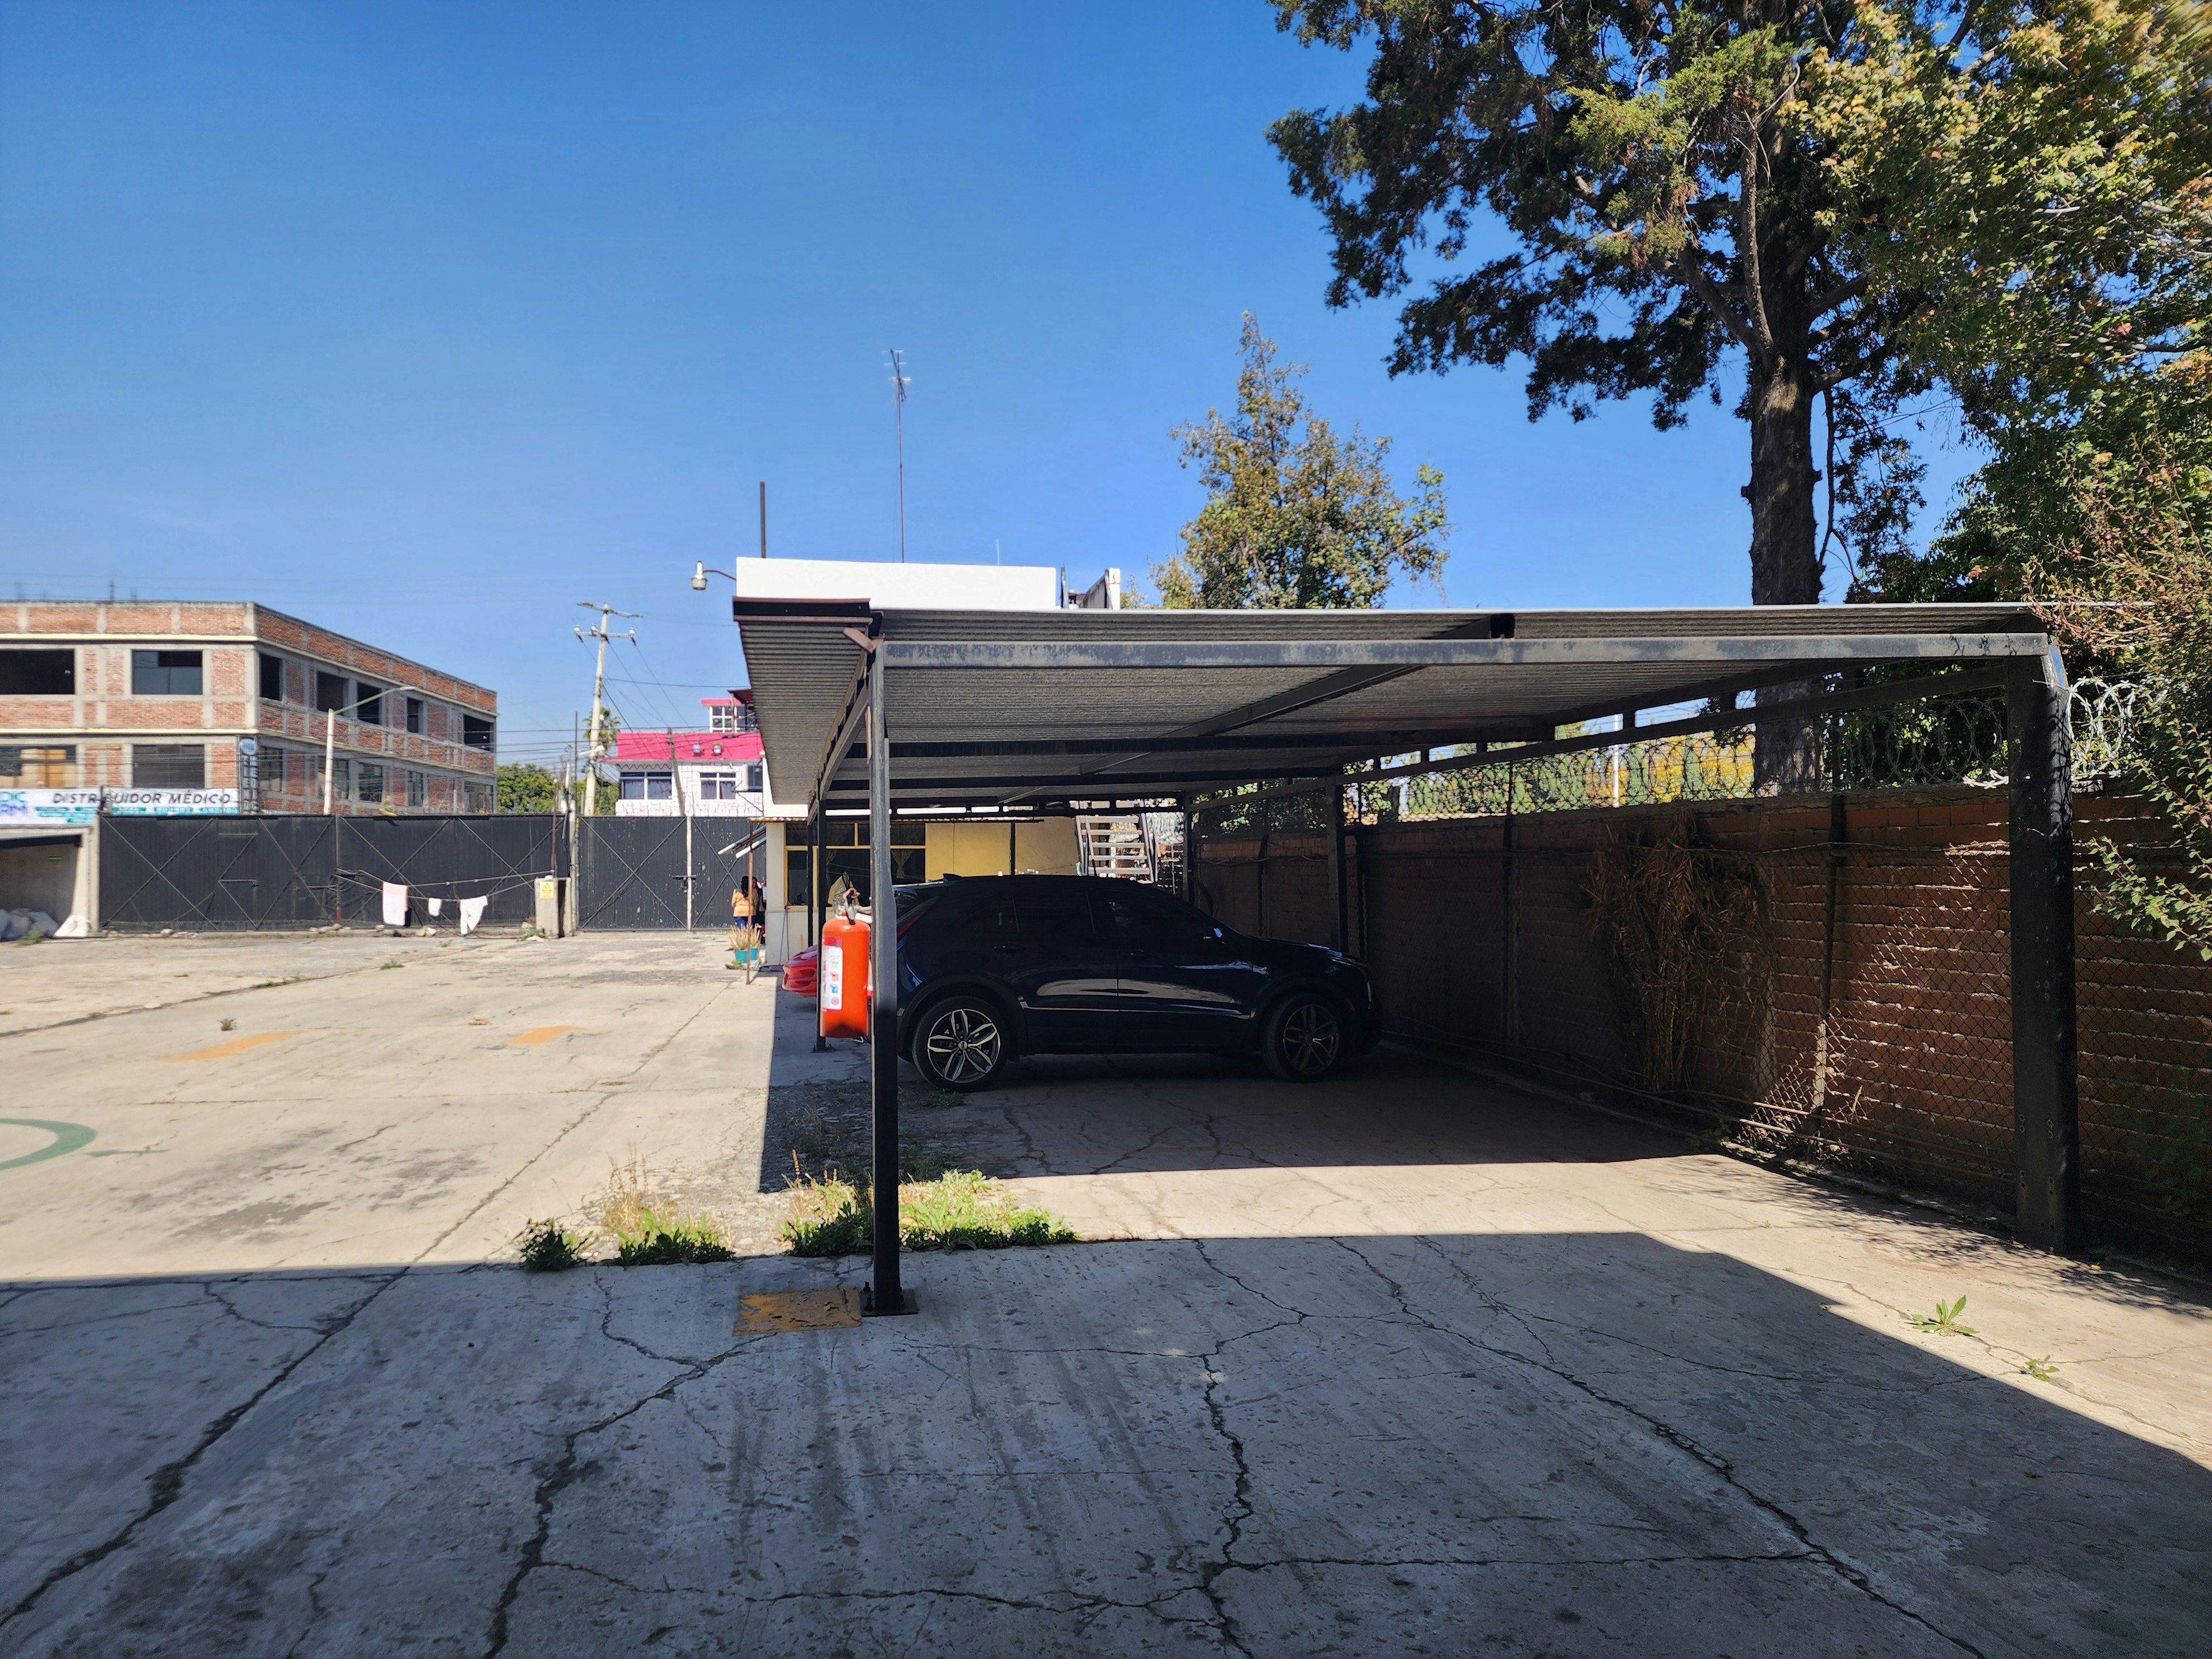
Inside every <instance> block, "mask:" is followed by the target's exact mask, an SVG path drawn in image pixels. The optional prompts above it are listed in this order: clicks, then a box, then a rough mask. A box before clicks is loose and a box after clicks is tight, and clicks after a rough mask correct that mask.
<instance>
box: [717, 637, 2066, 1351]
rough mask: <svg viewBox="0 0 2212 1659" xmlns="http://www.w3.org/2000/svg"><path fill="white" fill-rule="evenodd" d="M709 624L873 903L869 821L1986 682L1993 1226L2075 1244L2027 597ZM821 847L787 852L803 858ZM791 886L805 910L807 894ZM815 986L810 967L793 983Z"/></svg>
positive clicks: (2058, 949) (876, 1182)
mask: <svg viewBox="0 0 2212 1659" xmlns="http://www.w3.org/2000/svg"><path fill="white" fill-rule="evenodd" d="M734 605H735V611H734V614H735V616H736V618H737V621H738V625H739V628H740V630H741V632H742V635H743V642H744V653H745V660H746V664H747V666H748V668H749V669H750V673H751V678H752V691H753V702H754V707H755V708H756V709H757V711H758V714H759V716H760V726H761V734H762V738H763V744H765V746H766V750H767V756H768V764H769V775H770V781H771V783H772V785H773V787H774V790H775V793H777V794H779V795H781V796H782V797H783V798H784V799H787V800H799V799H804V800H805V801H807V802H808V804H809V805H810V807H811V808H812V809H813V810H814V811H816V812H817V813H819V812H820V811H824V810H826V809H827V808H828V807H829V806H830V805H838V804H849V805H855V806H857V805H861V804H862V803H864V802H865V804H866V806H867V809H868V813H869V818H870V828H869V836H868V845H869V847H870V849H871V854H872V866H871V881H870V890H871V891H872V892H873V893H876V894H882V893H884V892H887V891H888V890H890V886H891V884H892V878H891V851H890V839H891V837H890V818H891V813H892V811H893V810H894V809H895V808H907V809H914V808H921V807H938V808H947V807H979V806H980V807H987V808H995V809H1004V808H1006V807H1016V808H1022V807H1027V808H1031V809H1035V808H1041V807H1043V808H1050V807H1058V808H1060V810H1066V808H1067V806H1068V805H1069V804H1070V803H1073V802H1079V801H1095V800H1098V799H1161V798H1164V797H1169V798H1172V797H1178V796H1183V795H1187V794H1188V793H1190V792H1192V791H1194V790H1198V789H1203V788H1206V787H1219V786H1225V785H1229V784H1237V783H1245V782H1249V781H1253V780H1258V779H1285V778H1296V777H1301V776H1303V777H1308V778H1314V779H1324V778H1329V777H1331V776H1332V775H1334V774H1335V773H1336V772H1337V770H1338V769H1340V767H1342V766H1343V765H1344V764H1345V763H1346V762H1349V761H1354V760H1361V759H1373V758H1375V757H1383V756H1389V755H1398V754H1406V753H1409V752H1414V751H1421V750H1429V749H1431V748H1434V747H1437V746H1439V745H1443V744H1459V745H1466V744H1473V745H1476V747H1477V752H1476V755H1475V757H1474V763H1477V764H1480V763H1486V760H1485V757H1484V756H1483V755H1482V754H1481V752H1480V750H1481V749H1482V747H1483V746H1486V745H1488V744H1493V743H1498V744H1508V745H1514V746H1510V747H1508V748H1507V749H1505V750H1502V751H1500V752H1501V755H1504V754H1510V755H1527V754H1530V753H1532V752H1543V751H1544V750H1546V749H1553V750H1556V749H1559V748H1562V747H1570V746H1582V745H1583V744H1589V743H1593V742H1599V743H1601V742H1615V743H1617V742H1620V740H1621V738H1620V735H1619V734H1618V733H1617V732H1605V733H1604V734H1602V735H1601V736H1583V737H1577V738H1569V739H1565V740H1561V739H1559V737H1558V728H1559V726H1565V725H1569V724H1571V723H1574V722H1577V721H1582V720H1591V719H1593V718H1595V717H1599V716H1602V715H1607V714H1622V715H1626V716H1627V717H1628V718H1627V720H1625V721H1624V724H1625V725H1629V726H1636V728H1637V731H1638V735H1639V736H1641V737H1654V736H1659V735H1662V734H1667V733H1670V732H1684V731H1690V730H1699V729H1710V728H1711V727H1714V726H1722V725H1736V724H1743V723H1755V724H1756V723H1765V722H1770V721H1775V720H1802V719H1803V718H1804V717H1806V716H1807V715H1808V714H1812V713H1814V712H1816V711H1826V710H1829V709H1837V708H1855V707H1867V706H1870V705H1871V704H1872V703H1874V702H1890V701H1898V700H1901V699H1904V698H1908V697H1917V696H1927V695H1931V694H1934V693H1936V692H1940V691H1957V690H1966V689H1968V688H1970V687H1973V686H1982V685H2002V686H2004V687H2005V688H2006V690H2007V691H2008V722H2009V734H2010V750H2011V767H2012V847H2013V862H2012V872H2011V891H2012V915H2011V944H2012V951H2013V987H2014V992H2013V1088H2014V1113H2015V1142H2016V1144H2017V1146H2018V1147H2019V1148H2020V1151H2019V1154H2018V1162H2019V1169H2020V1176H2021V1188H2020V1232H2021V1237H2022V1238H2023V1239H2026V1240H2028V1241H2031V1242H2034V1243H2045V1244H2053V1245H2057V1246H2058V1247H2060V1248H2064V1247H2065V1245H2066V1244H2067V1243H2069V1241H2070V1240H2071V1239H2072V1238H2073V1237H2075V1230H2076V1229H2077V1227H2078V1191H2079V1174H2078V1157H2077V1141H2078V1125H2077V1116H2078V1114H2077V1110H2076V1106H2075V1075H2074V1073H2075V1065H2074V1036H2073V1018H2074V1013H2073V1010H2074V989H2073V948H2072V940H2073V919H2074V918H2073V859H2072V820H2071V816H2070V803H2069V797H2068V784H2067V778H2068V768H2067V739H2066V731H2065V681H2064V670H2063V664H2062V663H2061V662H2060V660H2059V657H2058V653H2057V650H2056V649H2055V648H2053V647H2052V646H2051V641H2050V640H2049V639H2048V637H2047V636H2046V635H2045V632H2044V629H2043V625H2042V623H2040V621H2039V619H2038V618H2037V617H2036V616H2035V614H2034V612H2033V611H2031V610H2029V609H2027V607H2024V606H2019V605H1846V606H1826V605H1805V606H1761V607H1758V608H1755V609H1754V608H1742V609H1729V610H1694V611H1693V610H1680V611H1512V612H1508V611H914V610H877V609H874V608H872V607H871V606H870V605H868V604H867V603H866V601H865V600H851V599H845V600H836V599H820V600H810V599H738V600H736V601H735V602H734ZM1899 664H1912V665H1925V666H1926V667H1928V668H1929V669H1930V670H1936V669H1943V668H1950V669H1954V670H1961V669H1962V670H1963V671H1962V672H1961V671H1953V672H1946V673H1931V674H1930V675H1929V676H1926V677H1923V678H1918V679H1917V680H1916V681H1914V682H1913V683H1911V684H1874V685H1863V684H1861V685H1856V686H1851V687H1847V688H1845V689H1843V690H1825V689H1822V687H1821V682H1822V681H1823V678H1824V677H1825V676H1827V675H1830V674H1832V673H1836V672H1838V671H1851V670H1858V669H1866V668H1876V667H1883V666H1888V665H1899ZM1768 686H1790V687H1793V688H1796V689H1794V690H1790V691H1788V692H1785V693H1784V694H1783V696H1781V698H1779V699H1770V700H1769V701H1767V702H1763V703H1762V704H1760V705H1759V708H1757V710H1756V711H1745V712H1743V713H1741V714H1739V713H1736V712H1735V695H1736V694H1737V693H1740V692H1741V691H1745V690H1754V689H1759V688H1763V687H1768ZM1707 699H1716V700H1717V702H1713V703H1712V705H1711V708H1709V709H1708V710H1707V711H1705V713H1702V714H1699V715H1694V716H1692V717H1690V718H1688V719H1683V720H1671V721H1665V722H1662V723H1660V724H1656V725H1643V724H1639V723H1638V721H1637V720H1636V719H1635V716H1636V714H1638V712H1640V711H1642V710H1644V709H1661V708H1669V707H1671V706H1675V705H1680V704H1684V703H1690V702H1700V701H1704V700H1707ZM885 738H888V741H887V742H886V741H884V739H885ZM1463 763H1466V762H1465V761H1464V760H1462V759H1459V758H1455V759H1453V760H1450V761H1448V762H1446V763H1445V764H1449V765H1454V766H1457V765H1460V764H1463ZM1434 764H1435V763H1434V762H1433V761H1431V760H1427V759H1425V760H1423V761H1422V762H1420V763H1417V767H1427V766H1431V765H1434ZM1368 776H1370V777H1372V776H1374V774H1373V773H1369V774H1368ZM1319 787H1324V788H1325V787H1330V786H1329V785H1328V784H1326V783H1324V784H1322V785H1320V786H1319ZM1337 816H1338V817H1339V819H1340V817H1341V814H1339V815H1337ZM1337 833H1338V837H1339V839H1340V837H1341V826H1340V824H1339V829H1338V832H1337ZM821 842H822V837H821V836H818V835H817V836H815V837H814V838H813V844H814V845H815V847H816V848H817V849H818V848H819V847H820V846H821ZM1333 863H1334V860H1333ZM814 888H815V899H814V902H815V904H816V906H817V909H816V915H817V918H818V917H819V915H820V910H819V908H818V907H819V905H820V903H821V883H820V881H819V880H818V879H817V881H816V882H815V883H814ZM895 932H896V930H895V929H892V928H888V927H884V928H878V929H876V930H875V931H874V933H873V934H872V940H871V953H872V961H871V963H870V971H869V975H868V979H869V983H870V985H871V987H872V998H871V1003H870V1008H871V1014H872V1020H871V1026H870V1030H871V1040H870V1052H871V1060H872V1080H871V1084H870V1092H871V1099H872V1116H873V1126H874V1127H873V1141H874V1158H873V1182H872V1187H873V1192H874V1200H873V1203H874V1244H873V1256H874V1277H873V1278H872V1279H871V1280H870V1282H869V1301H868V1304H867V1305H868V1307H869V1308H870V1310H872V1311H874V1312H878V1313H897V1312H905V1311H910V1310H912V1307H913V1298H912V1297H911V1296H910V1295H909V1294H908V1293H907V1292H906V1291H904V1290H903V1288H902V1285H901V1283H900V1261H899V1205H898V1178H899V1159H898V1062H899V1054H898V1041H899V1021H898V1006H897V1005H898V989H897V987H898V973H897V965H898V964H897V950H898V947H897V942H896V937H895ZM830 978H831V975H830V974H829V972H828V971H827V970H826V969H825V971H824V972H823V974H822V975H819V981H818V982H827V981H829V979H830ZM840 979H841V982H842V983H844V984H848V985H850V984H854V983H857V982H858V981H856V980H854V979H853V978H852V977H850V976H849V975H841V976H840ZM820 994H822V993H821V992H819V991H818V990H817V996H819V995H820Z"/></svg>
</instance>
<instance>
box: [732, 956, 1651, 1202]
mask: <svg viewBox="0 0 2212 1659" xmlns="http://www.w3.org/2000/svg"><path fill="white" fill-rule="evenodd" d="M900 1077H901V1079H902V1085H901V1091H900V1094H901V1102H902V1104H901V1129H902V1142H903V1143H904V1144H905V1145H906V1146H908V1148H909V1149H910V1150H912V1151H914V1152H930V1153H934V1154H936V1155H938V1156H939V1157H945V1158H951V1159H953V1160H954V1161H955V1162H957V1163H959V1164H962V1165H963V1167H973V1168H977V1169H981V1170H984V1171H985V1172H986V1173H987V1174H993V1175H1001V1176H1018V1175H1072V1174H1092V1173H1098V1172H1101V1171H1105V1170H1113V1171H1116V1172H1120V1173H1133V1172H1144V1171H1164V1170H1218V1169H1262V1168H1270V1167H1281V1168H1292V1167H1315V1166H1344V1165H1352V1166H1357V1165H1386V1164H1393V1165H1395V1164H1498V1163H1522V1162H1541V1163H1556V1162H1578V1163H1595V1162H1608V1163H1609V1162H1619V1161H1623V1160H1628V1159H1644V1158H1665V1157H1671V1156H1676V1155H1680V1154H1683V1153H1685V1152H1687V1151H1688V1150H1689V1146H1688V1142H1687V1141H1686V1138H1685V1137H1684V1136H1683V1134H1682V1133H1680V1131H1679V1130H1674V1129H1669V1128H1667V1127H1660V1126H1656V1125H1644V1124H1639V1123H1635V1122H1632V1121H1624V1120H1622V1119H1620V1118H1619V1117H1614V1116H1608V1115H1606V1114H1604V1113H1601V1112H1599V1111H1595V1110H1583V1109H1576V1108H1574V1107H1571V1106H1565V1105H1563V1104H1561V1103H1555V1102H1552V1101H1549V1100H1546V1099H1543V1098H1541V1097H1537V1096H1534V1095H1528V1094H1524V1093H1522V1091H1518V1090H1515V1089H1512V1088H1510V1087H1502V1086H1499V1085H1493V1084H1491V1083H1487V1082H1485V1081H1483V1080H1481V1079H1476V1078H1473V1077H1470V1076H1469V1075H1468V1074H1467V1073H1463V1072H1460V1071H1456V1070H1455V1069H1453V1068H1451V1067H1449V1066H1444V1065H1442V1064H1439V1063H1437V1062H1435V1061H1432V1060H1426V1059H1423V1058H1419V1057H1417V1056H1414V1055H1412V1054H1405V1053H1401V1052H1398V1051H1395V1050H1391V1049H1378V1050H1376V1052H1375V1053H1373V1054H1368V1055H1365V1056H1363V1057H1362V1058H1360V1059H1358V1060H1353V1061H1350V1062H1348V1063H1347V1064H1346V1066H1344V1067H1343V1068H1342V1069H1341V1070H1340V1072H1339V1073H1337V1074H1336V1075H1334V1076H1333V1077H1331V1078H1329V1079H1328V1080H1327V1081H1325V1082H1322V1083H1318V1084H1303V1085H1302V1084H1291V1083H1284V1082H1280V1081H1279V1080H1278V1079H1274V1078H1273V1077H1271V1076H1269V1075H1267V1073H1266V1072H1265V1071H1264V1070H1263V1069H1261V1067H1260V1066H1258V1065H1257V1064H1255V1063H1254V1062H1251V1061H1247V1060H1236V1059H1228V1058H1222V1057H1218V1056H1215V1055H1210V1054H1110V1055H1109V1054H1044V1055H1038V1056H1036V1057H1034V1058H1030V1059H1027V1060H1022V1061H1021V1062H1019V1063H1018V1065H1016V1066H1012V1067H1010V1068H1009V1069H1008V1071H1007V1073H1006V1077H1005V1079H1004V1080H1003V1081H1001V1082H1000V1083H999V1084H998V1085H994V1087H992V1088H990V1089H987V1090H984V1091H979V1092H977V1093H975V1094H969V1095H954V1094H950V1093H946V1092H943V1091H936V1090H933V1089H932V1088H930V1087H929V1086H928V1085H927V1084H925V1083H924V1082H923V1080H922V1079H921V1076H920V1074H919V1073H916V1072H915V1069H914V1068H913V1067H912V1066H906V1065H903V1064H902V1066H901V1067H900ZM867 1078H868V1054H867V1049H866V1045H864V1044H862V1043H860V1042H853V1041H838V1042H833V1043H832V1044H831V1047H830V1048H829V1052H828V1053H827V1054H821V1053H817V1052H816V1051H815V1049H814V1026H813V1003H812V1000H811V998H805V997H799V996H795V995H793V994H787V993H784V994H779V997H778V1007H777V1018H776V1023H775V1046H774V1049H773V1052H772V1054H771V1055H770V1059H769V1118H768V1133H767V1134H766V1136H765V1137H764V1139H763V1144H762V1149H761V1170H760V1190H761V1191H763V1192H778V1191H781V1190H782V1189H783V1188H785V1187H786V1186H787V1184H788V1183H789V1182H790V1179H791V1175H792V1162H791V1153H792V1150H793V1143H794V1141H795V1140H796V1141H798V1142H799V1143H800V1144H801V1145H803V1146H809V1147H811V1146H814V1145H816V1144H818V1143H819V1142H821V1141H822V1140H823V1138H824V1137H825V1135H826V1136H827V1137H828V1138H829V1139H831V1140H837V1141H842V1143H843V1144H845V1145H847V1146H852V1147H855V1148H860V1147H865V1146H866V1143H867V1140H868V1137H869V1133H870V1123H871V1115H870V1112H869V1107H868V1095H867Z"/></svg>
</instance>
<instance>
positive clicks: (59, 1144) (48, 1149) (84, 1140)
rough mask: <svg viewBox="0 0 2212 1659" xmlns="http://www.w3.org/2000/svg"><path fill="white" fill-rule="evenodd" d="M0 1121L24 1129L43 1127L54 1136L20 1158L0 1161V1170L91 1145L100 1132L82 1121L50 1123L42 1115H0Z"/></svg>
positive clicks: (57, 1156) (33, 1162)
mask: <svg viewBox="0 0 2212 1659" xmlns="http://www.w3.org/2000/svg"><path fill="white" fill-rule="evenodd" d="M0 1123H13V1124H16V1125H18V1126H20V1127H23V1128H26V1129H44V1130H45V1131H46V1133H48V1134H50V1135H52V1137H53V1138H54V1144H53V1145H52V1146H41V1147H40V1148H39V1150H38V1151H37V1152H26V1153H24V1154H23V1156H22V1157H21V1158H9V1159H8V1160H7V1161H6V1162H5V1163H0V1170H13V1169H16V1168H19V1167H20V1166H21V1165H23V1164H36V1163H37V1162H38V1161H39V1160H40V1158H59V1157H60V1156H61V1155H62V1154H63V1153H64V1152H75V1151H76V1149H77V1148H78V1147H80V1146H90V1145H92V1141H93V1137H94V1135H96V1134H98V1133H100V1132H99V1131H98V1130H97V1129H88V1128H86V1127H84V1125H83V1124H82V1123H50V1122H48V1121H46V1119H45V1118H42V1117H0Z"/></svg>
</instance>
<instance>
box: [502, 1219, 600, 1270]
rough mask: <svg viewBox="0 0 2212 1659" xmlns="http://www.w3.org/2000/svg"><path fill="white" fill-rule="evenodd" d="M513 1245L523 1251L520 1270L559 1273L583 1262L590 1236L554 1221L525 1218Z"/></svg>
mask: <svg viewBox="0 0 2212 1659" xmlns="http://www.w3.org/2000/svg"><path fill="white" fill-rule="evenodd" d="M514 1247H515V1249H517V1250H519V1251H520V1252H521V1254H522V1271H523V1272H525V1273H566V1272H568V1269H569V1268H571V1267H582V1266H583V1265H584V1263H585V1261H586V1260H587V1259H588V1258H587V1257H586V1255H585V1254H584V1253H585V1252H586V1250H588V1249H591V1247H592V1237H591V1235H590V1234H589V1233H580V1232H577V1231H574V1229H572V1228H568V1227H564V1226H562V1225H561V1224H560V1223H559V1222H557V1221H526V1222H524V1223H523V1224H522V1231H520V1232H519V1233H517V1234H516V1235H515V1236H514Z"/></svg>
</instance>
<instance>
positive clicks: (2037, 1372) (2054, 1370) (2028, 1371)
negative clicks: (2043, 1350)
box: [2020, 1354, 2058, 1383]
mask: <svg viewBox="0 0 2212 1659" xmlns="http://www.w3.org/2000/svg"><path fill="white" fill-rule="evenodd" d="M2020 1369H2021V1375H2022V1376H2032V1377H2033V1378H2034V1379H2035V1380H2036V1381H2037V1382H2039V1383H2055V1382H2057V1380H2058V1367H2057V1366H2056V1365H2054V1364H2051V1357H2050V1355H2048V1354H2045V1356H2044V1357H2043V1358H2040V1359H2031V1360H2029V1361H2028V1362H2027V1364H2025V1365H2022V1366H2021V1368H2020Z"/></svg>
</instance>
